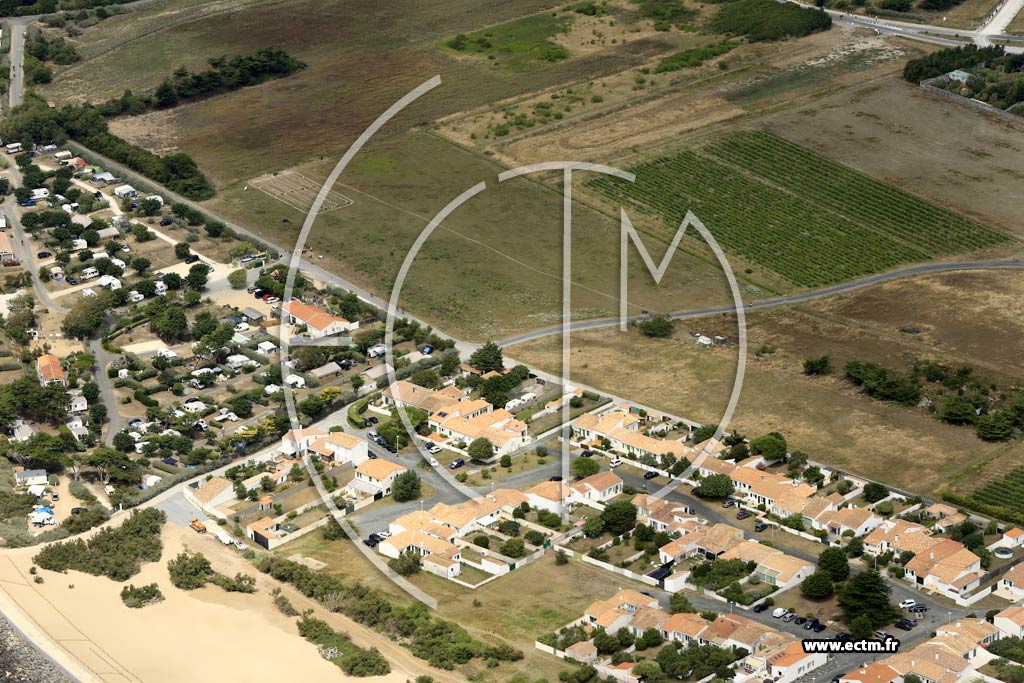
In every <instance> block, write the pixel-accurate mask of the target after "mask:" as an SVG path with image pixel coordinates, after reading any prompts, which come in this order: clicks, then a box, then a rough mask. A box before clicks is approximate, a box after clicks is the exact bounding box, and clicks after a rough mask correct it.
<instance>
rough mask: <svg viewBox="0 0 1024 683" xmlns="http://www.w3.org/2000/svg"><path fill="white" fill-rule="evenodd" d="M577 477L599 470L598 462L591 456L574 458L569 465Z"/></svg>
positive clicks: (581, 477)
mask: <svg viewBox="0 0 1024 683" xmlns="http://www.w3.org/2000/svg"><path fill="white" fill-rule="evenodd" d="M569 466H570V467H572V471H573V473H575V474H576V476H577V477H579V478H580V479H583V478H585V477H589V476H591V475H593V474H597V473H598V472H600V471H601V465H600V463H598V462H596V461H595V460H594V459H593V458H576V459H574V460H573V461H572V463H571V464H570V465H569Z"/></svg>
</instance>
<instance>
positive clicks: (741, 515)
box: [736, 510, 754, 519]
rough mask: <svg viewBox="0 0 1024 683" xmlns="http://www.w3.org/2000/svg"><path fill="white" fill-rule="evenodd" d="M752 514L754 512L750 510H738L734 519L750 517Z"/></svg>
mask: <svg viewBox="0 0 1024 683" xmlns="http://www.w3.org/2000/svg"><path fill="white" fill-rule="evenodd" d="M753 515H754V513H753V512H751V511H750V510H740V511H739V512H737V513H736V519H746V518H747V517H752V516H753Z"/></svg>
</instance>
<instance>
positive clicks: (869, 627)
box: [850, 614, 875, 638]
mask: <svg viewBox="0 0 1024 683" xmlns="http://www.w3.org/2000/svg"><path fill="white" fill-rule="evenodd" d="M874 632H875V625H874V624H873V623H872V621H871V618H870V617H869V616H868V615H866V614H861V615H860V616H858V617H856V618H855V619H854V620H853V621H851V622H850V635H851V636H853V637H854V638H870V637H871V636H872V635H874Z"/></svg>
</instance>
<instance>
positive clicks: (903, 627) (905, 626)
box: [893, 619, 914, 631]
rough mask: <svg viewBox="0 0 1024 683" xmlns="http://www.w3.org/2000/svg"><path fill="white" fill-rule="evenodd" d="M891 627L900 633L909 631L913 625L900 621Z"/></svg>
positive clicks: (903, 620)
mask: <svg viewBox="0 0 1024 683" xmlns="http://www.w3.org/2000/svg"><path fill="white" fill-rule="evenodd" d="M893 626H895V627H896V628H898V629H899V630H901V631H909V630H910V629H912V628H914V623H913V622H912V621H908V620H906V619H900V620H899V621H897V622H896V623H895V624H893Z"/></svg>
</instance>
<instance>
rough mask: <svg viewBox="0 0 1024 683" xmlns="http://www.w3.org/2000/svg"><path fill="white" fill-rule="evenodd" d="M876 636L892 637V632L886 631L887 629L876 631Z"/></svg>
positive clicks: (882, 637)
mask: <svg viewBox="0 0 1024 683" xmlns="http://www.w3.org/2000/svg"><path fill="white" fill-rule="evenodd" d="M875 638H878V639H879V640H885V639H886V638H892V634H891V633H886V632H885V631H875Z"/></svg>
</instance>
